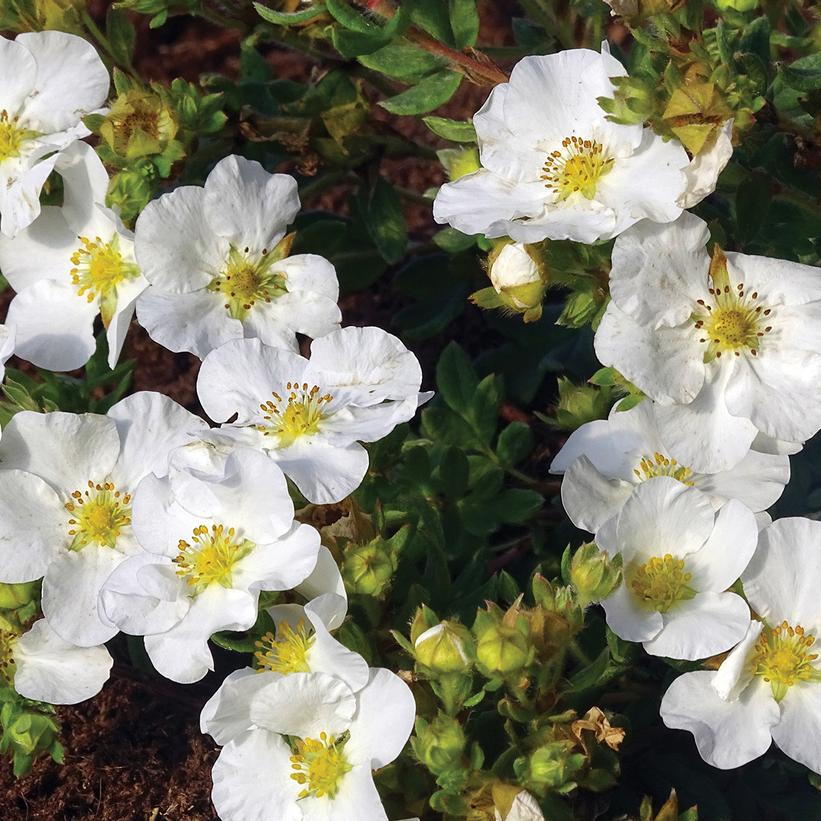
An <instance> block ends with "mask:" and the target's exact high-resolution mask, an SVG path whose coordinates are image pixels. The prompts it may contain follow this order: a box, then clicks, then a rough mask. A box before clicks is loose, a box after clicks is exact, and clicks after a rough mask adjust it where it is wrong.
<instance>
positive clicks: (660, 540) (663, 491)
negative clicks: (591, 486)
mask: <svg viewBox="0 0 821 821" xmlns="http://www.w3.org/2000/svg"><path fill="white" fill-rule="evenodd" d="M714 522H715V514H714V513H713V507H712V505H711V504H710V500H709V499H708V497H707V496H705V495H704V494H703V493H702V492H701V491H699V490H696V489H695V488H692V487H687V486H686V485H683V484H682V483H681V482H678V481H677V480H676V479H672V478H670V477H668V476H658V477H656V478H654V479H649V480H648V481H646V482H643V483H642V484H640V485H639V486H638V487H637V488H636V489H635V490H634V491H633V495H632V496H631V497H630V498H629V499H628V500H627V502H626V503H625V505H624V507H623V508H622V511H621V513H620V514H619V521H618V526H617V527H618V549H619V552H620V553H621V554H622V555H623V556H624V560H625V563H629V562H631V561H633V560H636V561H640V562H644V561H647V559H649V558H650V557H652V556H664V555H666V554H667V553H669V554H671V555H672V556H687V555H688V554H691V553H694V552H695V551H696V550H698V549H699V548H701V547H702V545H703V544H704V543H705V542H706V541H707V539H708V538H709V536H710V534H711V533H712V531H713V525H714Z"/></svg>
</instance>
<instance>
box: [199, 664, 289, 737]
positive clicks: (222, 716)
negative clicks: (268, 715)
mask: <svg viewBox="0 0 821 821" xmlns="http://www.w3.org/2000/svg"><path fill="white" fill-rule="evenodd" d="M278 677H279V673H272V672H267V671H261V670H254V669H253V668H251V667H243V668H242V669H241V670H234V672H233V673H230V674H229V675H228V676H226V677H225V679H224V680H223V682H222V684H221V685H220V688H219V690H217V692H216V693H214V695H213V696H211V698H210V699H208V701H207V702H206V703H205V706H204V707H203V708H202V712H201V713H200V732H202V733H207V734H208V735H210V736H211V737H212V738H213V739H214V741H216V742H217V744H220V745H223V746H224V745H225V744H227V743H228V742H229V741H233V740H235V739H239V738H240V737H241V736H243V735H244V734H245V733H247V732H249V731H250V730H252V729H253V728H254V724H253V722H252V721H251V713H250V708H251V699H252V698H253V696H254V695H255V694H256V693H257V692H258V691H259V690H260V689H262V688H263V687H266V686H267V685H268V684H269V682H271V681H273V680H275V679H277V678H278Z"/></svg>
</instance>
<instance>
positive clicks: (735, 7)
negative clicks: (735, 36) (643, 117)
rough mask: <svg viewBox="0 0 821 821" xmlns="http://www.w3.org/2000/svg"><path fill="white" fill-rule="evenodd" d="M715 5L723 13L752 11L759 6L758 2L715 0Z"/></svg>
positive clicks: (755, 0) (749, 0) (751, 0)
mask: <svg viewBox="0 0 821 821" xmlns="http://www.w3.org/2000/svg"><path fill="white" fill-rule="evenodd" d="M715 4H716V8H717V9H720V10H721V11H731V10H732V11H752V10H753V9H754V8H756V7H757V6H758V0H715Z"/></svg>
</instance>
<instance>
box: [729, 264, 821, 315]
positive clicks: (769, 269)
mask: <svg viewBox="0 0 821 821" xmlns="http://www.w3.org/2000/svg"><path fill="white" fill-rule="evenodd" d="M726 256H727V263H728V268H729V270H730V274H731V276H733V277H734V278H735V279H736V280H740V281H743V282H744V285H745V290H747V291H748V292H752V291H758V293H759V294H760V295H761V298H762V301H766V302H767V303H768V304H769V305H772V306H776V305H793V306H797V305H804V304H806V303H807V302H815V301H817V300H819V299H821V281H819V276H818V268H817V267H816V266H815V265H802V264H801V263H800V262H792V261H791V260H787V259H775V258H773V257H760V256H755V255H752V254H739V253H736V252H733V251H728V252H727V255H726Z"/></svg>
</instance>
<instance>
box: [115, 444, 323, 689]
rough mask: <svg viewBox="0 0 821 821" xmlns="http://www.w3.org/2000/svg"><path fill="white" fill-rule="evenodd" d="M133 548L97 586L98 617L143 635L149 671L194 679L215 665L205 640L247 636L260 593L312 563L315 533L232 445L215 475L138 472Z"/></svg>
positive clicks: (262, 469) (299, 577) (270, 475)
mask: <svg viewBox="0 0 821 821" xmlns="http://www.w3.org/2000/svg"><path fill="white" fill-rule="evenodd" d="M133 528H134V533H135V535H136V537H137V540H138V541H139V544H140V546H141V547H142V551H141V552H140V553H138V554H137V555H135V556H133V557H132V558H130V559H129V560H128V561H126V562H124V563H123V564H121V565H120V566H119V567H118V568H117V569H116V571H115V572H114V573H112V574H111V576H110V577H109V579H108V581H107V582H106V584H105V586H104V587H103V590H102V596H101V605H102V609H103V610H104V612H105V614H106V615H107V616H108V618H109V619H111V621H112V622H114V623H115V624H116V625H117V626H118V627H119V628H120V629H121V630H122V631H124V632H126V633H130V634H132V635H139V636H145V649H146V652H147V653H148V656H149V658H150V659H151V662H152V663H153V665H154V667H156V669H157V671H158V672H160V673H161V674H162V675H164V676H166V677H167V678H170V679H172V680H173V681H178V682H181V683H190V682H193V681H199V680H200V679H201V678H202V677H203V676H204V675H205V674H206V673H207V672H208V671H209V670H213V668H214V661H213V657H212V656H211V651H210V649H209V647H208V639H209V638H210V637H211V636H212V635H213V634H214V633H217V632H219V631H221V630H247V629H248V628H250V627H252V626H253V624H254V622H255V621H256V618H257V603H258V599H259V591H260V590H288V589H290V588H292V587H294V586H295V585H297V584H299V583H300V582H301V581H303V580H304V579H305V578H307V577H308V575H309V574H310V573H311V571H312V570H313V569H314V567H315V566H316V561H317V553H318V551H319V534H318V533H317V531H316V530H314V528H312V527H309V526H308V525H302V524H298V523H295V522H294V506H293V503H292V502H291V498H290V496H289V495H288V488H287V486H286V483H285V477H284V476H283V475H282V471H280V470H279V468H278V467H277V466H276V465H275V464H274V462H272V461H271V460H270V459H268V458H267V457H266V456H264V455H263V454H261V453H259V452H257V451H254V450H249V449H248V448H237V449H236V450H235V451H234V452H233V453H232V454H231V455H230V456H229V457H228V458H227V459H226V460H225V461H224V463H223V464H222V466H221V467H220V469H219V470H217V471H213V472H212V471H203V470H193V469H192V470H188V471H183V470H179V469H177V470H174V471H172V472H171V473H169V475H168V476H167V477H166V478H164V479H160V478H157V477H156V476H147V477H146V478H145V479H143V480H142V482H140V485H139V487H138V488H137V492H136V493H135V496H134V506H133Z"/></svg>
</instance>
